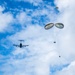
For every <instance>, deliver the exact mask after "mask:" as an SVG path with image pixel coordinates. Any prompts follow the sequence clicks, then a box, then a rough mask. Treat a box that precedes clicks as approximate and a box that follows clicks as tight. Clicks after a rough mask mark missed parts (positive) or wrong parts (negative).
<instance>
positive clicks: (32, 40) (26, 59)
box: [1, 0, 75, 75]
mask: <svg viewBox="0 0 75 75" xmlns="http://www.w3.org/2000/svg"><path fill="white" fill-rule="evenodd" d="M32 2H33V1H32ZM70 2H71V3H70ZM55 3H56V5H57V6H58V7H59V14H58V15H56V14H54V12H53V13H51V12H52V11H51V12H50V10H49V9H43V10H41V9H40V11H39V10H36V11H32V12H33V13H32V16H28V15H27V13H25V12H21V13H20V14H18V16H17V18H16V19H17V20H18V21H19V23H20V24H21V25H23V24H25V23H28V22H29V24H28V25H29V26H28V27H27V28H26V29H25V30H22V31H20V32H18V33H16V34H15V35H12V36H11V37H9V39H10V40H11V41H12V42H13V43H14V42H15V43H16V44H17V43H19V42H18V41H17V40H19V39H24V40H25V42H23V44H29V47H27V48H23V49H19V48H16V49H15V50H13V51H12V53H11V54H12V57H10V59H8V61H7V63H6V64H5V65H4V66H2V68H1V71H5V75H8V74H7V73H9V74H10V75H12V74H13V75H17V74H18V75H31V74H33V75H50V69H51V68H50V66H55V65H58V66H59V67H60V66H61V65H62V66H63V65H65V64H70V65H69V66H68V67H65V68H64V67H63V68H62V70H60V71H58V70H57V71H56V72H55V75H65V74H68V75H69V74H70V75H71V74H72V75H74V74H75V72H74V69H75V62H74V61H75V50H74V49H75V42H74V41H75V40H74V38H75V34H74V32H75V29H74V28H75V25H74V24H75V22H74V17H75V15H74V12H75V10H74V0H72V1H69V0H66V1H65V0H63V1H60V0H56V1H55ZM41 12H42V13H41ZM50 13H51V14H50ZM42 14H43V15H47V17H48V18H49V20H48V21H53V22H55V23H56V22H62V23H63V24H64V28H63V29H61V30H60V29H58V28H56V27H54V28H53V29H50V30H48V31H47V30H45V29H44V27H42V26H39V22H37V24H35V25H33V24H32V23H31V21H32V20H33V17H34V16H35V17H37V16H38V17H40V15H42ZM55 16H56V17H55ZM54 17H55V18H57V19H55V18H54ZM37 20H38V19H37ZM48 21H46V22H48ZM54 41H56V44H54V43H53V42H54ZM59 55H60V56H61V57H60V58H59ZM10 65H11V66H10ZM7 66H9V68H8V69H6V68H5V69H4V67H7Z"/></svg>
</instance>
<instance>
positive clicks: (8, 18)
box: [0, 6, 13, 32]
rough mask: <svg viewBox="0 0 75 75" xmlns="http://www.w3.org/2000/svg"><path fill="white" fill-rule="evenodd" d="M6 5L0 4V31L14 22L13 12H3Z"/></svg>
mask: <svg viewBox="0 0 75 75" xmlns="http://www.w3.org/2000/svg"><path fill="white" fill-rule="evenodd" d="M4 9H5V8H4V7H2V6H0V32H3V31H4V30H6V28H7V27H8V26H9V25H10V23H12V22H13V16H12V14H11V13H2V12H3V11H4Z"/></svg>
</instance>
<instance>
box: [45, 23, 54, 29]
mask: <svg viewBox="0 0 75 75" xmlns="http://www.w3.org/2000/svg"><path fill="white" fill-rule="evenodd" d="M53 26H54V23H48V24H46V25H45V27H44V28H45V29H46V30H48V29H50V28H52V27H53Z"/></svg>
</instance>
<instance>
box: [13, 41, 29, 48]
mask: <svg viewBox="0 0 75 75" xmlns="http://www.w3.org/2000/svg"><path fill="white" fill-rule="evenodd" d="M19 41H20V42H22V41H24V40H19ZM13 46H16V47H20V48H23V47H26V46H29V45H23V44H22V43H20V44H19V45H16V44H13Z"/></svg>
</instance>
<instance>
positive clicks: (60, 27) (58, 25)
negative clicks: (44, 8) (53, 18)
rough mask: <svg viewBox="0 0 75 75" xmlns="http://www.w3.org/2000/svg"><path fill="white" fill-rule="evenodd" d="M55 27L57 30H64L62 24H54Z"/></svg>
mask: <svg viewBox="0 0 75 75" xmlns="http://www.w3.org/2000/svg"><path fill="white" fill-rule="evenodd" d="M55 26H56V27H57V28H59V29H62V28H64V25H63V24H62V23H56V24H55Z"/></svg>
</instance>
